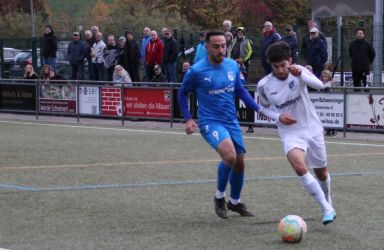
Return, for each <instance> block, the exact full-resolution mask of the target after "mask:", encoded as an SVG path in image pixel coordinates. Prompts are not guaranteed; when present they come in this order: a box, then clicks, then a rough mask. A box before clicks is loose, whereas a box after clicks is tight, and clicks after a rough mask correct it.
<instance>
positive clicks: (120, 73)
mask: <svg viewBox="0 0 384 250" xmlns="http://www.w3.org/2000/svg"><path fill="white" fill-rule="evenodd" d="M113 82H114V83H131V82H132V79H131V76H130V75H129V73H128V72H127V71H126V70H125V69H124V68H123V66H121V65H119V64H118V65H116V66H115V70H114V72H113Z"/></svg>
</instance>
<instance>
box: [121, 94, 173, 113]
mask: <svg viewBox="0 0 384 250" xmlns="http://www.w3.org/2000/svg"><path fill="white" fill-rule="evenodd" d="M171 91H172V90H171V89H168V88H159V89H150V88H148V89H145V88H140V89H134V88H125V89H124V108H125V112H124V115H126V116H136V117H148V118H171Z"/></svg>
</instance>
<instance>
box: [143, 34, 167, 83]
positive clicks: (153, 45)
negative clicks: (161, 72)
mask: <svg viewBox="0 0 384 250" xmlns="http://www.w3.org/2000/svg"><path fill="white" fill-rule="evenodd" d="M163 53H164V44H163V43H162V42H161V40H160V38H159V36H158V35H157V32H156V31H155V30H152V31H151V40H150V41H149V43H148V44H147V47H146V48H145V67H146V68H147V70H146V72H147V74H148V75H147V76H145V78H146V79H152V77H153V72H154V71H153V67H154V66H155V64H160V65H161V64H162V63H163Z"/></svg>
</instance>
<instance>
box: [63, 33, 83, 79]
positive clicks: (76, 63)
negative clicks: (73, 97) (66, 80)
mask: <svg viewBox="0 0 384 250" xmlns="http://www.w3.org/2000/svg"><path fill="white" fill-rule="evenodd" d="M67 59H68V61H69V63H70V64H71V80H84V59H85V45H84V44H83V43H82V42H81V41H80V33H79V32H73V36H72V42H71V43H70V44H69V45H68V50H67Z"/></svg>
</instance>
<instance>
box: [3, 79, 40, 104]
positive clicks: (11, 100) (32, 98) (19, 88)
mask: <svg viewBox="0 0 384 250" xmlns="http://www.w3.org/2000/svg"><path fill="white" fill-rule="evenodd" d="M0 109H7V110H20V111H22V110H26V111H31V110H32V111H35V110H36V86H35V85H22V84H17V85H16V84H0Z"/></svg>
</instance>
